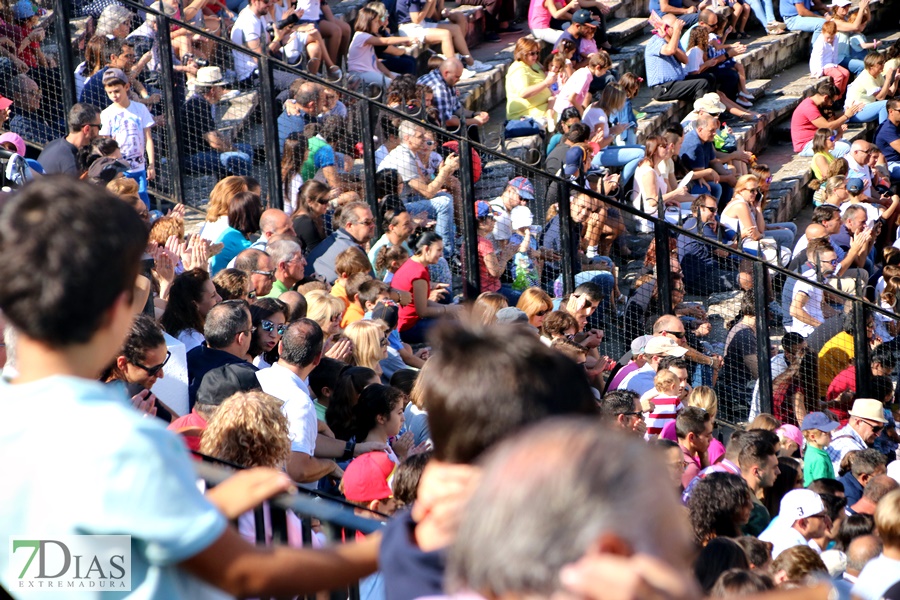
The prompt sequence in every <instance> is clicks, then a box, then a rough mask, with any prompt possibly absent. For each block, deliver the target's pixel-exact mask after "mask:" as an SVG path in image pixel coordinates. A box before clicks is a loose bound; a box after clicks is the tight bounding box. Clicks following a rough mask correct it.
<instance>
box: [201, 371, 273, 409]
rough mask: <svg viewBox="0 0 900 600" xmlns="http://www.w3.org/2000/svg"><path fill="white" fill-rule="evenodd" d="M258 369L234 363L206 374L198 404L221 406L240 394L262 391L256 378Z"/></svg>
mask: <svg viewBox="0 0 900 600" xmlns="http://www.w3.org/2000/svg"><path fill="white" fill-rule="evenodd" d="M256 371H257V368H256V367H254V366H253V365H251V364H250V363H234V364H231V365H225V366H222V367H216V368H215V369H213V370H211V371H209V372H207V373H206V375H204V376H203V380H202V381H201V382H200V387H199V388H198V389H197V402H196V403H197V404H206V405H207V406H219V405H220V404H222V402H224V401H225V400H226V399H228V398H229V397H230V396H232V395H234V394H236V393H238V392H249V391H251V390H259V389H262V386H260V385H259V380H258V379H257V378H256Z"/></svg>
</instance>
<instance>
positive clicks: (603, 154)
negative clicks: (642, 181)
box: [591, 146, 646, 186]
mask: <svg viewBox="0 0 900 600" xmlns="http://www.w3.org/2000/svg"><path fill="white" fill-rule="evenodd" d="M645 154H646V152H645V150H644V147H643V146H607V147H606V148H604V149H603V150H601V151H600V152H598V153H597V154H596V155H595V156H594V159H593V160H592V161H591V167H593V168H595V169H596V168H597V167H622V181H620V182H619V183H620V185H623V186H624V185H625V184H626V183H628V182H629V181H630V180H631V178H632V177H634V171H635V170H636V169H637V166H638V163H639V162H641V161H642V160H643V159H644V155H645Z"/></svg>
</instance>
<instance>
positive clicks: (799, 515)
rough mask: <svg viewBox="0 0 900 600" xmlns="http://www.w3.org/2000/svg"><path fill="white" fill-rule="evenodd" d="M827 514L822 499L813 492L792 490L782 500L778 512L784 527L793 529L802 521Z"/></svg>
mask: <svg viewBox="0 0 900 600" xmlns="http://www.w3.org/2000/svg"><path fill="white" fill-rule="evenodd" d="M823 512H825V504H823V503H822V497H821V496H819V494H817V493H816V492H814V491H812V490H791V491H790V492H788V493H787V494H785V495H784V497H783V498H782V499H781V505H780V509H779V511H778V516H779V520H781V519H784V521H783V522H784V525H785V526H787V527H793V526H794V523H796V522H797V521H799V520H800V519H808V518H809V517H814V516H816V515H820V514H822V513H823Z"/></svg>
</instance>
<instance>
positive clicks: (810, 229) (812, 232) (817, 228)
mask: <svg viewBox="0 0 900 600" xmlns="http://www.w3.org/2000/svg"><path fill="white" fill-rule="evenodd" d="M826 235H828V232H827V231H825V228H824V227H822V225H820V224H819V223H811V224H810V225H808V226H807V227H806V239H808V240H814V239H816V238H823V237H825V236H826Z"/></svg>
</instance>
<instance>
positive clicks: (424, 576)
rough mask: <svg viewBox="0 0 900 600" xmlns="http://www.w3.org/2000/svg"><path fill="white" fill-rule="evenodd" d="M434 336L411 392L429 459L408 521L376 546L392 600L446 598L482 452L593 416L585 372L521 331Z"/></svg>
mask: <svg viewBox="0 0 900 600" xmlns="http://www.w3.org/2000/svg"><path fill="white" fill-rule="evenodd" d="M435 334H436V336H435V337H434V339H433V340H432V346H433V347H434V348H435V354H434V355H433V356H432V357H431V358H430V359H428V362H429V367H428V369H427V370H426V371H424V372H423V373H422V375H421V376H420V377H422V379H420V380H419V382H418V383H417V385H421V389H422V392H423V394H424V395H425V396H426V397H427V398H428V421H429V423H430V425H431V439H432V442H433V443H434V457H433V458H432V459H431V460H430V461H429V462H428V464H427V465H426V467H425V471H424V473H423V474H422V478H421V480H420V482H419V488H418V500H417V502H416V503H415V504H414V505H413V507H412V511H402V512H399V513H397V514H396V515H395V517H394V518H393V519H392V520H391V521H389V522H388V525H387V528H386V529H385V531H384V537H383V541H382V550H381V552H382V556H390V557H391V560H388V561H384V562H383V563H382V565H381V570H382V573H383V575H384V582H385V595H386V597H387V598H391V599H392V600H413V599H415V598H419V597H422V596H429V595H440V594H442V593H443V574H444V573H443V571H444V563H445V559H446V554H447V548H448V547H449V546H450V545H451V544H452V543H453V540H454V538H455V535H456V526H455V525H454V523H456V522H457V520H456V519H457V517H458V516H461V515H460V514H459V511H460V510H462V507H463V505H464V504H463V503H462V499H463V498H461V495H462V496H466V495H468V492H467V491H464V490H465V489H466V486H467V485H468V484H469V483H471V482H472V481H473V480H474V478H476V477H477V475H478V472H479V469H478V467H475V466H474V465H475V462H476V461H477V460H478V459H479V458H480V457H481V456H482V455H483V454H484V453H485V452H486V451H487V450H489V449H490V448H492V447H493V446H494V445H495V444H497V443H498V442H499V441H501V440H502V439H504V438H507V437H509V436H512V435H514V434H516V433H517V432H519V431H521V430H522V429H523V428H524V427H526V426H527V425H529V424H531V423H536V422H539V421H541V420H543V419H545V418H547V417H550V416H553V415H565V414H573V415H592V416H595V415H596V412H597V408H596V402H595V401H594V396H593V394H592V393H591V391H590V387H589V386H588V383H587V378H586V377H585V376H584V370H583V369H582V368H581V367H578V366H576V365H575V363H573V362H572V361H571V360H569V359H568V358H566V357H565V356H562V355H561V354H560V353H558V352H555V351H553V350H551V349H550V348H547V347H546V346H544V345H543V344H542V343H540V342H539V341H538V340H537V338H536V337H535V336H534V335H533V334H530V333H528V332H527V331H524V330H520V329H519V328H509V329H504V330H502V331H501V330H496V331H494V330H484V331H474V330H469V329H464V328H459V327H452V326H448V327H446V328H445V329H438V330H437V331H435ZM487 365H490V368H489V369H488V370H487V371H486V370H485V367H486V366H487ZM487 373H490V380H491V382H490V385H486V380H485V377H486V376H487ZM486 406H490V407H492V408H491V410H490V412H489V414H488V413H486V412H485V410H484V408H485V407H486ZM441 514H443V515H444V518H440V515H441ZM451 515H456V516H453V517H452V518H449V519H448V518H446V517H449V516H451Z"/></svg>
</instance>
